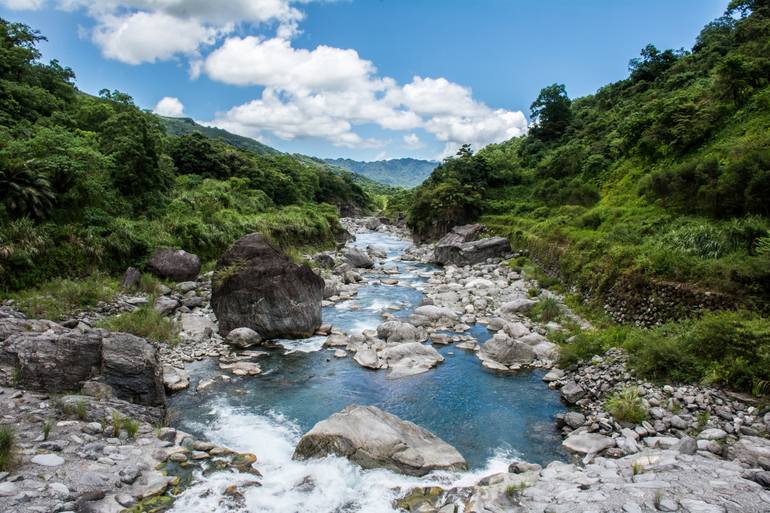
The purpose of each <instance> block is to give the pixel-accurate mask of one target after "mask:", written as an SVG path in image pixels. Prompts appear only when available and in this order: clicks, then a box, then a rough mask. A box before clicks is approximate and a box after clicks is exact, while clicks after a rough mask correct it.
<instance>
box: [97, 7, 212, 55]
mask: <svg viewBox="0 0 770 513" xmlns="http://www.w3.org/2000/svg"><path fill="white" fill-rule="evenodd" d="M216 34H217V31H216V30H215V29H212V28H208V27H205V26H204V25H202V24H201V23H200V22H198V21H196V20H184V19H179V18H175V17H174V16H171V15H168V14H165V13H162V12H153V13H146V12H136V13H133V14H130V15H126V16H122V17H120V16H112V15H108V16H105V17H104V18H102V19H101V22H100V23H99V25H97V26H96V28H95V29H94V31H93V36H92V37H93V41H94V42H95V43H96V44H97V45H99V46H100V47H101V49H102V54H104V56H105V57H108V58H112V59H117V60H119V61H122V62H125V63H127V64H140V63H142V62H154V61H156V60H166V59H169V58H171V57H173V56H174V55H177V54H180V53H181V54H190V53H193V52H196V51H197V50H198V48H200V46H201V45H203V44H212V43H214V40H215V38H216Z"/></svg>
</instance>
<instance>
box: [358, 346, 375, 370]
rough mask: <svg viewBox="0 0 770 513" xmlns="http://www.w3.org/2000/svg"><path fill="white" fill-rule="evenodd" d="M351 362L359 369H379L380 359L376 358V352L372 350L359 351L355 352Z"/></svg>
mask: <svg viewBox="0 0 770 513" xmlns="http://www.w3.org/2000/svg"><path fill="white" fill-rule="evenodd" d="M353 360H354V361H355V362H356V363H357V364H358V365H360V366H361V367H366V368H369V369H379V368H380V359H379V357H378V356H377V352H376V351H374V350H373V349H360V350H358V351H356V355H355V356H354V357H353Z"/></svg>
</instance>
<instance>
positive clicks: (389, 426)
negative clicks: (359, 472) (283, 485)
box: [294, 404, 468, 476]
mask: <svg viewBox="0 0 770 513" xmlns="http://www.w3.org/2000/svg"><path fill="white" fill-rule="evenodd" d="M330 454H334V455H337V456H342V457H345V458H347V459H349V460H350V461H352V462H354V463H357V464H358V465H360V466H361V467H363V468H367V469H369V468H385V469H389V470H392V471H395V472H400V473H402V474H408V475H412V476H424V475H425V474H427V473H429V472H431V471H433V470H465V469H467V468H468V465H467V463H466V462H465V459H464V458H463V457H462V455H461V454H460V453H459V452H457V449H455V448H454V447H452V446H451V445H449V444H448V443H446V442H444V441H443V440H441V439H440V438H438V437H437V436H436V435H434V434H432V433H431V432H429V431H427V430H425V429H423V428H421V427H420V426H417V425H416V424H413V423H412V422H408V421H405V420H401V419H399V418H398V417H396V416H395V415H391V414H390V413H386V412H384V411H382V410H380V409H379V408H376V407H374V406H360V405H355V404H354V405H350V406H348V407H346V408H345V409H344V410H342V411H340V412H338V413H335V414H334V415H332V416H331V417H329V418H328V419H326V420H322V421H321V422H319V423H318V424H316V425H315V426H313V429H311V430H310V431H308V432H307V433H306V434H305V435H304V436H303V437H302V438H301V439H300V441H299V444H298V445H297V448H296V450H295V451H294V459H297V460H305V459H308V458H321V457H324V456H328V455H330Z"/></svg>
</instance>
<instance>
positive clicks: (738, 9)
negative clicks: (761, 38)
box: [725, 0, 770, 17]
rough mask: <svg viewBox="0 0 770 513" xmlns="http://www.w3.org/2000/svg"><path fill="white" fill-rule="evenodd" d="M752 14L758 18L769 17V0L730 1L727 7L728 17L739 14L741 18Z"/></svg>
mask: <svg viewBox="0 0 770 513" xmlns="http://www.w3.org/2000/svg"><path fill="white" fill-rule="evenodd" d="M751 13H754V14H757V15H759V16H763V17H767V16H770V0H731V2H730V3H729V4H728V5H727V12H726V13H725V14H727V15H728V16H735V15H736V14H740V15H741V16H743V17H746V16H748V15H749V14H751Z"/></svg>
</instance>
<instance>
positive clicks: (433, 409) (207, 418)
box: [171, 232, 566, 513]
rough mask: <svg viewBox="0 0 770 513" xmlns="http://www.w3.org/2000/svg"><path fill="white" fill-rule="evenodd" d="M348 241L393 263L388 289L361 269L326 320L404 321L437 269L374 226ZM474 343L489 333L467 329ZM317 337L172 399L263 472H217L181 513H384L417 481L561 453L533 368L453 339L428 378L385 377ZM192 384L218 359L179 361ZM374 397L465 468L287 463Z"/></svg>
mask: <svg viewBox="0 0 770 513" xmlns="http://www.w3.org/2000/svg"><path fill="white" fill-rule="evenodd" d="M351 244H352V245H354V246H358V247H366V246H367V245H372V246H376V247H377V248H379V249H383V250H384V251H385V253H386V255H387V263H386V265H387V266H397V267H398V269H399V271H400V274H398V275H389V276H387V277H389V278H396V279H398V280H399V284H398V285H397V286H385V285H380V284H379V283H376V281H377V280H378V279H379V278H385V277H386V276H385V275H384V274H379V273H378V272H377V271H372V272H367V273H365V277H366V278H367V280H368V284H367V285H364V286H363V287H361V288H360V289H359V290H358V294H357V296H356V297H355V299H353V300H351V301H345V302H341V303H337V304H336V305H334V306H332V307H327V308H324V311H323V320H324V322H328V323H331V324H333V325H334V326H335V327H336V328H338V329H341V330H343V331H345V332H346V333H355V332H360V331H361V330H363V329H374V328H376V327H377V325H379V324H380V323H382V322H383V321H384V319H383V318H382V313H383V312H384V311H385V310H384V309H385V308H386V307H390V306H396V307H399V308H400V310H398V311H391V313H393V314H395V315H397V316H402V317H406V316H408V315H409V314H410V313H411V311H412V310H413V309H414V308H415V307H416V306H418V305H419V303H420V301H421V299H422V297H423V294H422V292H420V289H421V287H422V285H423V284H424V283H425V282H426V281H427V279H428V278H429V277H430V274H431V273H432V272H434V271H435V268H434V267H433V266H431V265H427V264H418V263H413V262H402V261H400V260H399V259H398V257H399V256H400V255H401V253H402V252H403V251H404V250H405V249H406V248H407V247H408V246H409V245H410V242H409V241H406V240H403V239H400V238H397V237H394V236H392V235H387V234H382V233H375V232H372V233H365V234H358V235H357V240H356V241H355V242H353V243H351ZM470 334H471V335H473V336H474V337H475V338H476V339H477V340H478V341H479V342H480V343H483V342H484V341H485V340H487V339H488V338H489V336H490V335H489V333H488V332H487V330H486V328H484V327H483V326H481V325H477V326H474V327H473V328H472V330H471V332H470ZM324 339H325V337H313V338H310V339H307V340H300V341H280V344H281V345H282V346H283V347H282V349H280V350H272V351H269V352H268V354H267V355H266V356H263V357H261V358H259V359H258V360H257V361H258V362H259V363H260V365H261V366H262V369H263V374H261V375H260V376H256V377H251V378H234V379H232V380H231V381H229V382H223V381H221V380H218V381H217V383H216V384H214V385H212V386H210V387H209V388H206V389H205V390H203V391H201V392H198V393H196V392H195V391H194V387H190V389H189V390H188V391H185V392H183V393H181V394H178V395H175V396H173V398H172V400H171V408H172V409H173V410H174V411H175V412H177V414H178V417H177V419H176V421H175V423H176V427H178V428H179V429H182V430H184V431H187V432H190V433H192V434H194V435H196V436H199V437H203V438H207V439H209V440H211V441H212V442H215V443H217V444H220V445H224V446H227V447H230V448H232V449H235V450H239V451H247V452H252V453H254V454H256V455H257V460H258V463H257V465H256V466H257V468H258V469H259V470H260V471H261V472H262V473H263V474H264V476H263V477H262V478H260V479H259V481H260V483H261V486H249V483H251V482H253V481H254V476H251V475H248V474H230V473H219V474H213V475H211V476H208V477H205V478H202V479H201V481H200V482H199V483H198V484H196V485H194V486H193V487H192V488H190V489H189V490H187V491H186V492H185V493H184V494H183V495H182V496H181V497H180V498H179V499H178V500H177V502H176V505H175V508H174V511H175V512H179V513H204V512H206V513H208V512H210V511H224V510H231V509H228V508H234V510H235V511H248V512H253V513H257V512H260V513H261V512H265V513H268V512H269V513H293V512H297V513H300V512H302V513H331V512H350V513H353V512H360V513H387V512H390V511H394V510H393V506H392V502H393V499H394V498H395V497H396V496H397V490H398V489H402V490H403V489H406V488H408V487H411V486H417V485H426V484H442V485H444V486H447V485H454V486H461V485H463V486H467V485H471V484H473V483H474V482H475V481H477V480H478V479H479V478H480V477H482V476H484V475H488V474H490V473H494V472H502V471H505V470H506V469H507V465H508V463H510V461H511V460H512V459H513V458H521V459H524V460H526V461H530V462H533V463H541V464H547V463H548V462H550V461H553V460H557V459H558V460H563V459H565V458H566V456H565V454H564V453H563V452H562V450H561V438H560V436H559V433H558V432H557V431H556V429H555V427H554V417H555V415H556V414H557V413H559V412H562V411H564V407H563V405H562V404H561V402H560V400H559V394H558V393H557V392H554V391H552V390H550V389H548V387H547V386H546V385H545V384H544V383H543V382H542V379H541V378H542V376H543V372H542V371H529V372H521V373H518V374H514V375H512V374H505V375H503V374H498V373H495V372H492V371H489V370H487V369H484V368H483V367H482V366H481V363H480V361H479V360H478V358H476V356H475V355H474V354H473V353H472V352H468V351H463V350H461V349H457V348H455V347H454V346H452V345H449V346H437V350H438V351H439V352H440V353H441V354H442V355H443V356H444V358H445V361H444V362H443V363H441V364H439V366H438V367H437V368H435V369H433V370H431V371H428V372H426V373H423V374H420V375H417V376H412V377H407V378H402V379H396V380H389V379H386V377H385V375H386V371H372V370H369V369H365V368H362V367H360V366H359V365H358V364H356V363H355V362H354V361H353V360H352V359H351V358H350V357H348V358H335V357H334V356H333V355H332V353H333V352H332V351H329V350H326V349H323V348H322V347H321V344H322V343H323V340H324ZM188 369H189V370H190V371H191V374H192V375H193V376H194V379H193V384H195V381H196V379H206V378H209V377H216V376H219V375H221V374H222V371H220V370H219V368H218V365H217V362H215V361H213V360H207V361H202V362H197V363H195V364H192V365H191V366H188ZM351 403H357V404H372V405H375V406H378V407H380V408H382V409H383V410H385V411H388V412H390V413H393V414H395V415H397V416H398V417H400V418H402V419H405V420H409V421H412V422H414V423H416V424H417V425H419V426H422V427H424V428H426V429H428V430H429V431H431V432H433V433H435V434H436V435H438V436H439V437H440V438H442V439H443V440H445V441H446V442H448V443H449V444H451V445H453V446H454V447H456V448H457V449H458V450H459V451H460V453H461V454H462V455H463V456H464V457H465V458H466V460H467V461H468V464H469V466H470V468H471V470H470V471H469V472H465V473H442V472H437V473H433V474H431V475H430V476H427V477H425V478H411V477H406V476H400V475H397V474H394V473H391V472H389V471H385V470H368V471H365V470H361V469H360V468H358V467H357V466H356V465H354V464H351V463H349V462H348V461H347V460H345V459H342V458H337V457H328V458H324V459H321V460H315V461H303V462H295V461H292V460H291V455H292V453H293V451H294V447H295V446H296V444H297V442H298V440H299V438H300V436H301V435H302V433H304V432H305V431H307V430H309V429H310V428H311V427H312V426H313V425H314V424H315V423H316V422H318V421H320V420H323V419H324V418H326V417H328V416H329V415H331V414H332V413H334V412H336V411H339V410H341V409H342V408H344V407H345V406H347V405H349V404H351ZM230 484H236V485H240V489H241V490H242V493H243V500H242V501H241V502H238V503H237V504H235V503H233V502H232V501H228V500H227V499H225V498H224V497H223V495H222V492H223V490H224V489H225V488H226V487H227V486H228V485H230Z"/></svg>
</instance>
